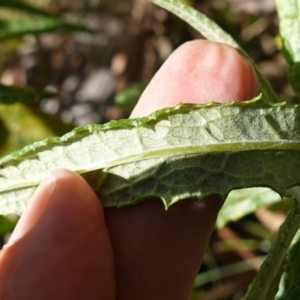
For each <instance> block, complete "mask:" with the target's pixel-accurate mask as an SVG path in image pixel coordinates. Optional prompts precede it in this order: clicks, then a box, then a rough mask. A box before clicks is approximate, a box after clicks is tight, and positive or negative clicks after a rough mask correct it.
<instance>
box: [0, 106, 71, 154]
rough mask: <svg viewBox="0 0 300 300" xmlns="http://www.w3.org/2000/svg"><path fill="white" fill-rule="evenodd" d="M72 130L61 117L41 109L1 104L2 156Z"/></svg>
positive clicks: (0, 133) (0, 141) (0, 143)
mask: <svg viewBox="0 0 300 300" xmlns="http://www.w3.org/2000/svg"><path fill="white" fill-rule="evenodd" d="M72 129H73V127H72V126H71V125H68V124H64V123H63V122H62V121H61V119H60V118H59V117H57V116H53V115H48V114H45V113H43V112H42V111H41V110H40V109H39V107H36V106H30V107H29V106H26V105H23V104H21V103H17V104H12V105H5V104H0V156H3V155H5V154H8V153H11V152H12V151H14V150H16V149H19V148H21V147H25V146H26V145H29V144H31V143H33V142H35V141H38V140H41V139H45V138H47V137H51V136H53V135H62V134H64V133H66V132H68V131H70V130H72Z"/></svg>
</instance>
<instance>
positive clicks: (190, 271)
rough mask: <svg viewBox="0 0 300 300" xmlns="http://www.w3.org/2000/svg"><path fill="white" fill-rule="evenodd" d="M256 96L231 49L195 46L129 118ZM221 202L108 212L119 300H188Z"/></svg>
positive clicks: (178, 54) (171, 63)
mask: <svg viewBox="0 0 300 300" xmlns="http://www.w3.org/2000/svg"><path fill="white" fill-rule="evenodd" d="M257 92H258V88H257V84H256V79H255V76H254V74H253V71H252V69H251V67H250V66H249V65H248V63H247V62H246V61H245V60H244V59H243V58H241V57H240V55H239V54H238V53H237V52H236V51H235V50H234V49H232V48H230V47H228V46H226V45H223V44H216V43H210V42H207V41H194V42H190V43H187V44H185V45H183V46H181V47H180V48H179V49H177V50H176V51H175V52H174V53H173V54H172V55H171V57H170V58H169V59H168V60H167V61H166V63H165V64H164V65H163V66H162V68H161V69H160V70H159V71H158V73H157V74H156V75H155V77H154V78H153V80H152V81H151V83H150V84H149V86H148V88H147V89H146V91H145V92H144V94H143V95H142V97H141V99H140V101H139V103H138V104H137V106H136V108H135V110H134V111H133V113H132V117H141V116H144V115H147V114H149V113H151V112H153V111H154V110H156V109H159V108H163V107H165V106H171V105H175V104H177V103H179V102H184V103H204V102H207V101H211V100H215V101H220V102H228V101H231V100H245V99H250V98H252V97H253V96H255V95H256V94H257ZM222 203H223V201H222V200H221V199H220V197H217V196H214V197H209V198H207V199H205V200H203V201H201V202H197V201H195V200H192V199H191V200H186V201H183V202H180V203H178V204H176V205H174V206H173V207H171V208H170V209H169V210H168V211H165V210H164V208H163V205H162V203H161V201H160V200H155V199H152V200H147V201H145V202H143V203H141V204H138V205H136V206H133V207H128V208H122V209H106V210H105V216H106V221H107V227H108V230H109V232H110V236H111V240H112V243H113V248H114V253H115V264H116V276H117V299H119V300H125V299H130V300H135V299H144V300H145V299H156V300H160V299H161V300H163V299H173V300H176V299H178V300H179V299H180V300H182V299H188V295H189V292H190V290H191V288H192V285H193V281H194V278H195V276H196V274H197V272H198V270H199V267H200V263H201V261H202V257H203V254H204V251H205V248H206V246H207V243H208V241H209V237H210V235H211V232H212V230H213V226H214V223H215V220H216V216H217V213H218V211H219V209H220V208H221V205H222Z"/></svg>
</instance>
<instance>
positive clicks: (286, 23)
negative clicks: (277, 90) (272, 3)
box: [276, 0, 300, 96]
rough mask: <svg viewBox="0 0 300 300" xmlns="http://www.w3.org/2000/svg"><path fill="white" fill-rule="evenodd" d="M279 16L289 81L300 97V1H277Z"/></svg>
mask: <svg viewBox="0 0 300 300" xmlns="http://www.w3.org/2000/svg"><path fill="white" fill-rule="evenodd" d="M276 5H277V12H278V16H279V21H280V23H279V25H280V35H281V38H282V42H283V49H282V53H283V54H284V56H285V58H286V59H287V61H288V64H289V71H288V75H289V81H290V83H291V85H292V87H293V89H294V90H295V92H296V93H297V94H298V95H299V96H300V81H299V78H300V2H299V0H276Z"/></svg>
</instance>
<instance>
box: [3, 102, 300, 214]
mask: <svg viewBox="0 0 300 300" xmlns="http://www.w3.org/2000/svg"><path fill="white" fill-rule="evenodd" d="M299 121H300V106H298V105H294V104H285V103H279V104H269V103H265V102H264V101H262V100H259V99H254V100H252V101H248V102H232V103H229V104H225V105H224V104H223V105H221V104H217V103H209V104H204V105H195V104H180V105H177V106H176V107H173V108H167V109H163V110H160V111H157V112H155V113H153V114H152V115H150V116H149V117H146V118H141V119H132V120H119V121H112V122H109V123H107V124H104V125H96V124H94V125H93V124H92V125H86V126H81V127H78V128H76V129H74V130H73V131H72V132H70V133H69V134H67V135H65V136H63V137H61V138H58V137H55V138H50V139H47V140H44V141H42V142H37V143H34V144H32V145H30V146H27V147H25V148H24V149H22V150H19V151H17V152H14V153H13V154H11V155H9V156H6V157H4V158H2V159H1V160H0V214H7V213H12V212H15V213H21V212H22V211H23V209H24V207H25V206H26V203H27V201H28V199H29V198H30V197H31V196H32V194H33V193H34V191H35V189H36V188H37V186H38V184H39V183H40V182H41V180H42V179H43V178H44V177H45V176H46V175H47V174H48V173H49V172H50V171H51V170H54V169H57V168H67V169H70V170H73V171H75V172H77V173H79V174H81V175H82V176H83V177H84V178H85V179H86V180H87V181H88V182H89V184H90V185H91V186H92V187H93V189H94V190H95V191H96V193H97V194H98V195H99V197H100V199H101V202H102V204H103V205H104V206H105V207H120V206H126V205H132V204H135V203H137V202H140V201H143V200H145V199H147V198H150V197H159V198H161V199H162V200H163V202H164V205H165V207H166V208H167V207H169V206H170V205H172V204H173V203H176V202H178V201H180V200H183V199H187V198H191V197H194V198H197V199H199V200H201V199H203V198H204V197H206V196H209V195H213V194H218V195H220V196H222V197H225V196H226V195H227V194H228V193H229V192H230V191H231V190H233V189H238V188H246V187H256V186H263V187H270V188H272V189H273V190H275V191H277V192H278V193H279V194H281V195H282V194H284V192H285V191H286V189H288V188H289V187H291V186H294V185H297V184H299V182H300V171H299V170H300V151H299V150H300V122H299Z"/></svg>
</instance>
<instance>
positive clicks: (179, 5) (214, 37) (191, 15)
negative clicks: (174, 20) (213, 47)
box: [151, 0, 279, 103]
mask: <svg viewBox="0 0 300 300" xmlns="http://www.w3.org/2000/svg"><path fill="white" fill-rule="evenodd" d="M151 1H152V2H153V3H155V4H157V5H159V6H161V7H163V8H165V9H166V10H168V11H170V12H172V13H174V14H175V15H176V16H178V17H179V18H181V19H183V20H184V21H185V22H187V23H188V24H189V25H190V26H192V27H193V28H195V29H196V30H197V31H198V32H200V33H201V34H202V35H203V36H204V37H205V38H207V39H208V40H210V41H214V42H219V43H225V44H228V45H230V46H232V47H233V48H235V49H237V50H238V51H239V52H240V53H241V54H242V55H243V56H244V57H246V58H247V59H248V60H249V62H250V63H251V64H252V67H253V69H254V70H255V72H256V75H257V78H258V81H259V85H260V89H261V92H262V94H263V95H264V96H265V97H266V100H267V101H270V102H274V103H276V102H279V100H278V97H277V95H276V93H275V92H274V91H273V89H272V88H271V86H270V84H269V82H268V81H267V79H266V78H265V76H264V75H263V74H262V73H261V72H260V70H259V69H258V67H257V66H256V64H255V63H254V61H253V60H252V58H251V57H250V56H249V55H248V54H247V53H246V52H245V50H244V49H243V48H242V47H241V46H240V45H239V44H238V43H237V42H236V41H235V40H234V39H233V38H232V37H231V36H230V35H229V34H228V33H226V32H225V31H224V30H223V29H222V28H221V27H219V25H218V24H216V23H215V22H214V21H212V20H211V19H209V18H208V17H207V16H205V15H204V14H202V13H200V12H199V11H197V10H196V9H194V8H192V7H190V6H188V5H186V4H184V3H183V2H182V1H180V0H151Z"/></svg>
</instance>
